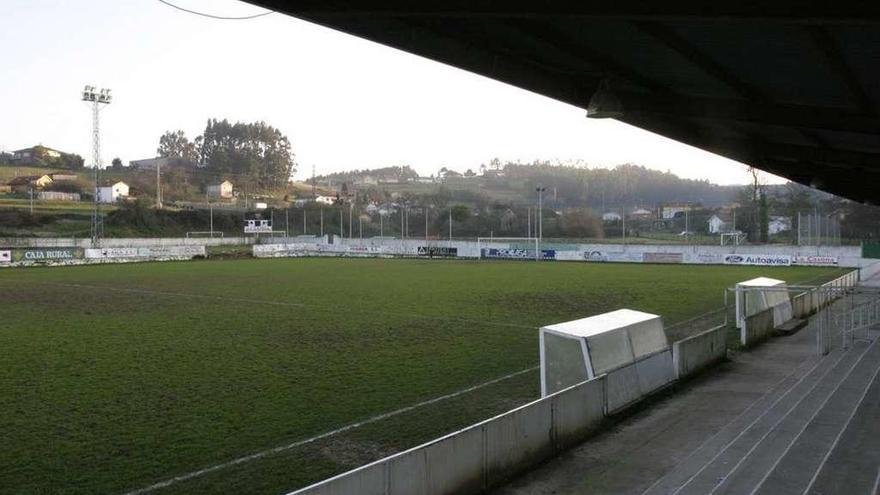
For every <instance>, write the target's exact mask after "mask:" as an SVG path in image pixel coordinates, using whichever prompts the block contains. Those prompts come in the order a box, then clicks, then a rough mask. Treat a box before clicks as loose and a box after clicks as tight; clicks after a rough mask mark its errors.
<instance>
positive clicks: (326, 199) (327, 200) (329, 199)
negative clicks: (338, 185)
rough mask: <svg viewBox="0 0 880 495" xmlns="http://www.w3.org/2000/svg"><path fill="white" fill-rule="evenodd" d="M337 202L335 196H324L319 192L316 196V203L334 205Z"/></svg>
mask: <svg viewBox="0 0 880 495" xmlns="http://www.w3.org/2000/svg"><path fill="white" fill-rule="evenodd" d="M335 202H336V197H335V196H324V195H322V194H318V195H317V196H315V203H320V204H324V205H332V204H333V203H335Z"/></svg>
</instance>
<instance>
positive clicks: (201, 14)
mask: <svg viewBox="0 0 880 495" xmlns="http://www.w3.org/2000/svg"><path fill="white" fill-rule="evenodd" d="M159 2H161V3H164V4H165V5H167V6H169V7H173V8H175V9H177V10H180V11H183V12H186V13H188V14H195V15H200V16H202V17H208V18H211V19H219V20H221V21H245V20H248V19H256V18H257V17H263V16H266V15H269V14H274V13H275V11H274V10H270V11H267V12H261V13H259V14H254V15H246V16H242V17H226V16H222V15H214V14H206V13H204V12H198V11H195V10H190V9H185V8H183V7H181V6H179V5H174V4H173V3H171V2H168V1H166V0H159Z"/></svg>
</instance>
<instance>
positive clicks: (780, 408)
mask: <svg viewBox="0 0 880 495" xmlns="http://www.w3.org/2000/svg"><path fill="white" fill-rule="evenodd" d="M846 356H847V353H845V352H840V351H835V352H832V353H830V354H828V355H826V356H824V357H822V358H820V359H816V360H808V361H806V362H805V363H804V364H802V365H800V366H799V367H798V368H797V369H796V370H795V371H794V372H793V373H791V374H790V375H788V376H787V377H786V378H785V379H783V380H782V381H781V382H780V383H779V384H777V385H776V386H775V387H773V388H772V389H771V390H769V391H768V392H767V393H766V394H764V396H763V397H762V398H761V399H759V400H758V401H757V402H756V403H755V404H753V405H752V406H751V407H750V408H749V409H748V410H746V411H745V412H744V413H743V414H741V415H740V416H738V417H737V418H736V419H734V420H733V421H731V422H730V423H728V424H727V425H725V426H724V428H722V429H721V430H720V431H719V432H718V433H717V434H715V435H714V436H713V437H712V438H710V439H709V440H707V441H706V442H705V443H704V444H703V445H701V446H700V447H699V448H698V449H696V450H695V451H694V452H692V453H691V454H690V455H689V456H688V457H687V458H685V459H684V460H683V461H681V462H680V463H678V465H677V466H676V467H675V468H674V469H672V470H671V471H669V472H668V473H667V474H666V475H665V476H664V477H663V478H661V479H660V480H658V481H657V482H655V483H654V484H653V485H652V486H651V487H649V488H648V489H647V490H645V492H644V493H643V494H642V495H670V494H677V493H680V492H682V490H683V489H685V488H688V487H690V488H693V487H692V486H691V485H692V483H693V482H694V481H696V480H698V478H700V477H701V476H704V475H706V474H707V471H708V470H709V469H710V468H712V467H713V466H716V467H717V466H721V467H723V466H726V465H730V466H732V465H733V463H735V462H736V460H735V456H733V455H732V454H733V452H735V451H739V452H745V450H748V448H746V449H745V450H743V447H742V446H743V445H749V442H751V444H754V442H755V441H756V440H759V439H760V437H761V435H763V434H765V433H766V432H767V431H769V430H770V429H771V428H772V426H773V424H774V423H775V422H776V421H778V419H779V418H780V417H781V415H783V414H784V412H785V411H787V410H789V409H790V408H792V407H793V405H795V404H796V403H797V402H798V401H799V400H801V399H802V398H803V396H804V395H806V394H807V393H808V392H809V390H810V389H812V387H813V386H815V383H816V381H817V380H819V379H821V377H823V376H824V375H825V374H827V373H828V372H829V370H831V369H834V368H835V367H836V366H837V365H839V364H840V362H841V361H843V358H844V357H846ZM731 459H733V460H731ZM710 472H711V473H714V471H710ZM715 476H723V474H721V475H717V474H716V475H715ZM708 479H709V480H710V481H712V483H709V485H710V486H709V487H708V488H707V489H706V491H707V492H708V491H709V490H711V489H712V488H713V487H714V486H715V485H716V484H717V478H715V479H712V478H708ZM700 481H702V478H700ZM701 486H702V485H701ZM694 493H696V492H694Z"/></svg>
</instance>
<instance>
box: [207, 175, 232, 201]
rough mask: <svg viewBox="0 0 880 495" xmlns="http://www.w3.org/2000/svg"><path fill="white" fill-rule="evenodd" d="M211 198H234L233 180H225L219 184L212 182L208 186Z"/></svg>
mask: <svg viewBox="0 0 880 495" xmlns="http://www.w3.org/2000/svg"><path fill="white" fill-rule="evenodd" d="M206 192H207V194H208V197H209V198H214V199H232V182H229V181H228V180H224V181H223V182H221V183H219V184H212V185H209V186H208V187H207V188H206Z"/></svg>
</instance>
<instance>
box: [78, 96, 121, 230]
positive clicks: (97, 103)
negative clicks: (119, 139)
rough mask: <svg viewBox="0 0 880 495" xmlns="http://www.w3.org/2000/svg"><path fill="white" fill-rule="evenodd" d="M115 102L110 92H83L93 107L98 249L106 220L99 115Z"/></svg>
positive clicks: (93, 151)
mask: <svg viewBox="0 0 880 495" xmlns="http://www.w3.org/2000/svg"><path fill="white" fill-rule="evenodd" d="M112 100H113V97H112V96H111V94H110V90H109V89H107V88H101V89H100V90H97V88H96V87H94V86H89V85H86V86H85V87H84V88H83V91H82V101H84V102H86V103H89V104H90V106H91V107H92V166H93V167H94V169H95V191H94V198H95V207H94V210H93V211H92V246H95V247H97V246H98V245H99V244H100V242H101V237H103V236H104V219H103V214H102V212H101V201H100V189H99V178H100V169H101V127H100V120H99V113H100V111H101V105H102V104H103V105H109V104H110V102H111V101H112Z"/></svg>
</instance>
